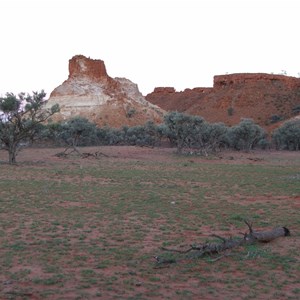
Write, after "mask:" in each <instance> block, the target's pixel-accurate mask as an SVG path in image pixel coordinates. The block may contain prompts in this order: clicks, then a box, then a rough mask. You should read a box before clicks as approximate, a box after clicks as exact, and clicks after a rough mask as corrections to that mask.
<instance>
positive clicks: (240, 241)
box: [156, 221, 290, 263]
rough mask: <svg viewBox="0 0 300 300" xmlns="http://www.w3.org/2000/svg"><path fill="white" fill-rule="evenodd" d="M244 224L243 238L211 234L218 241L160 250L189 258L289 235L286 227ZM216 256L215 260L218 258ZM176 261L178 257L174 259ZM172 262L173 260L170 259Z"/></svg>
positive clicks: (218, 252) (157, 258) (159, 259)
mask: <svg viewBox="0 0 300 300" xmlns="http://www.w3.org/2000/svg"><path fill="white" fill-rule="evenodd" d="M244 222H245V224H246V225H247V226H248V229H249V232H248V233H247V232H246V233H245V234H244V237H243V238H236V239H233V238H231V237H230V238H223V237H221V236H219V235H215V234H213V235H212V236H213V237H216V238H218V239H219V240H221V242H220V243H216V242H213V243H210V242H207V243H204V244H199V245H190V247H189V248H188V249H185V250H178V249H172V248H165V247H163V248H161V250H164V251H170V252H176V253H178V254H182V255H185V257H184V258H181V259H190V258H200V257H203V256H205V255H210V256H211V255H214V254H220V253H224V252H225V251H227V250H229V251H230V250H232V249H233V248H237V247H239V246H243V245H249V244H254V243H257V242H262V243H267V242H271V241H273V240H274V239H276V238H279V237H285V236H289V235H290V230H289V229H288V228H286V227H275V228H273V229H271V230H266V231H255V230H253V228H252V224H250V223H249V222H248V221H244ZM225 256H228V255H225V254H224V255H222V256H221V257H220V258H222V257H225ZM220 258H218V259H217V260H219V259H220ZM156 260H157V262H158V261H162V260H163V259H161V258H160V257H158V256H156ZM163 261H164V263H169V261H168V260H163ZM176 261H178V259H176ZM172 263H174V261H172Z"/></svg>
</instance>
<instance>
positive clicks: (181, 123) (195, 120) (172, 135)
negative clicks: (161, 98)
mask: <svg viewBox="0 0 300 300" xmlns="http://www.w3.org/2000/svg"><path fill="white" fill-rule="evenodd" d="M204 122H205V121H204V119H203V118H201V117H199V116H191V115H188V114H184V113H179V112H171V113H168V114H167V115H165V117H164V123H165V125H166V127H167V132H166V134H167V137H168V138H169V140H170V142H171V143H172V144H173V145H176V147H177V152H178V153H182V150H183V149H184V148H185V147H187V148H190V147H192V146H194V144H195V143H194V142H195V136H196V135H197V134H198V133H199V131H200V130H201V127H202V126H203V123H204Z"/></svg>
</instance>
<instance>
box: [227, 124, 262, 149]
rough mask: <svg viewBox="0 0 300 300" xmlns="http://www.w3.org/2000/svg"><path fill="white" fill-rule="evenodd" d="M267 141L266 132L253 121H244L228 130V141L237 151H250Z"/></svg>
mask: <svg viewBox="0 0 300 300" xmlns="http://www.w3.org/2000/svg"><path fill="white" fill-rule="evenodd" d="M265 139H266V132H265V130H264V129H263V128H262V127H260V126H259V125H257V124H255V123H254V121H253V120H252V119H243V120H242V121H241V122H240V123H239V124H238V125H235V126H233V127H231V128H229V130H228V134H227V141H228V144H229V146H230V147H232V148H233V149H235V150H244V151H250V150H252V149H254V148H255V147H256V146H257V145H258V144H259V143H261V141H262V140H265Z"/></svg>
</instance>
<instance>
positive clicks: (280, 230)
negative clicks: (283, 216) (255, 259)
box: [244, 227, 290, 243]
mask: <svg viewBox="0 0 300 300" xmlns="http://www.w3.org/2000/svg"><path fill="white" fill-rule="evenodd" d="M289 235H290V231H289V229H287V228H286V227H276V228H273V229H272V230H268V231H253V232H252V233H249V234H247V235H246V236H245V237H244V239H245V240H246V241H252V242H255V241H257V242H262V243H268V242H271V241H272V240H275V239H277V238H279V237H283V236H289Z"/></svg>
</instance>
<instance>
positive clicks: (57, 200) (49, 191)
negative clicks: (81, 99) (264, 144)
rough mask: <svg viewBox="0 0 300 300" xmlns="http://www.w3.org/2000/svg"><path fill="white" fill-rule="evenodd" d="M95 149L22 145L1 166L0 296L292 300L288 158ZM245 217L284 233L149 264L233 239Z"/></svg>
mask: <svg viewBox="0 0 300 300" xmlns="http://www.w3.org/2000/svg"><path fill="white" fill-rule="evenodd" d="M101 151H103V152H105V153H106V154H108V155H109V156H110V157H108V158H106V157H103V158H101V159H99V160H82V159H79V158H76V157H74V158H70V159H58V158H54V157H53V154H54V153H56V152H58V151H57V149H27V150H25V151H24V153H21V154H20V157H19V161H20V163H19V164H18V165H17V166H9V165H7V164H5V163H1V165H0V166H1V175H0V178H1V181H0V225H1V227H0V298H1V299H2V298H3V299H97V298H98V297H99V298H102V299H150V298H151V299H221V298H222V299H299V295H300V290H299V284H300V279H299V278H300V276H299V275H300V269H299V265H300V264H299V256H298V249H299V246H300V241H299V229H298V228H299V225H300V220H299V208H300V204H299V201H300V182H299V181H300V177H299V173H300V171H299V170H300V159H299V156H297V155H295V154H294V153H287V152H283V153H268V154H266V153H255V152H254V153H249V154H241V153H224V154H222V156H223V158H222V159H220V158H209V159H203V158H200V157H184V156H183V157H177V156H175V155H174V154H173V153H172V151H170V150H169V149H166V150H165V149H145V148H134V147H103V148H101ZM249 158H251V159H249ZM253 158H259V160H255V159H253ZM0 159H2V160H4V159H5V157H4V153H0ZM45 159H47V161H45ZM245 218H246V219H251V220H253V221H254V226H255V228H257V229H259V228H268V227H270V226H271V227H272V226H280V225H281V226H287V227H288V228H290V230H291V232H292V236H291V237H288V238H282V239H278V240H275V241H274V242H272V243H271V244H266V245H262V246H261V245H258V246H249V247H246V248H243V249H238V250H236V251H234V253H233V255H231V256H228V257H225V258H224V259H222V260H219V261H216V262H211V261H210V259H209V258H207V259H198V260H184V261H180V262H179V263H177V264H172V265H170V266H169V267H168V268H161V269H157V268H155V263H154V260H153V258H152V257H153V255H161V254H162V253H161V250H159V249H160V247H161V246H171V247H175V246H176V247H180V246H185V245H189V244H190V243H195V242H196V243H201V242H204V241H206V240H207V239H208V238H209V235H210V234H212V233H216V234H219V235H222V236H225V237H229V236H230V235H234V236H235V235H239V232H241V231H244V230H246V228H245V225H244V223H243V219H245Z"/></svg>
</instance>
